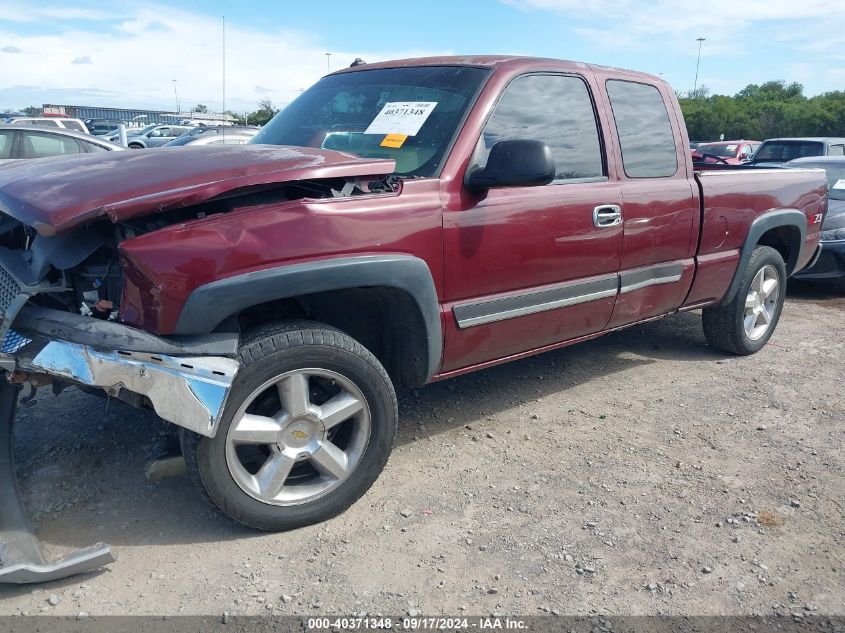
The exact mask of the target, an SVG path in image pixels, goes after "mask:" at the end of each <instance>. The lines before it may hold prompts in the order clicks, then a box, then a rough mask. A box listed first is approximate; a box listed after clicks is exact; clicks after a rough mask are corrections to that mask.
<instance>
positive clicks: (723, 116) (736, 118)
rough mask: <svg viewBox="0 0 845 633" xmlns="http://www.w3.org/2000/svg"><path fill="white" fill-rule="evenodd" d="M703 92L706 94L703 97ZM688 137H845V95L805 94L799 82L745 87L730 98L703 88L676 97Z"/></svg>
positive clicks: (708, 138)
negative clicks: (711, 93)
mask: <svg viewBox="0 0 845 633" xmlns="http://www.w3.org/2000/svg"><path fill="white" fill-rule="evenodd" d="M702 91H704V92H702ZM678 98H679V101H680V104H681V110H682V111H683V113H684V119H685V120H686V123H687V128H688V130H689V135H690V138H691V139H695V140H702V141H703V140H715V139H718V138H719V135H720V134H724V135H725V138H726V139H739V138H750V139H758V140H763V139H766V138H773V137H778V136H845V92H842V91H835V92H828V93H824V94H821V95H816V96H814V97H809V98H808V97H806V96H805V95H804V87H803V86H802V85H801V84H800V83H797V82H793V83H786V82H785V81H767V82H765V83H763V84H759V85H758V84H748V85H747V86H746V87H745V88H743V89H742V90H740V91H739V92H737V93H736V94H735V95H733V96H727V95H710V94H708V93H707V92H706V89H705V88H704V87H702V88H701V89H699V90H698V91H696V93H695V94H692V93H691V92H689V93H686V94H681V95H679V97H678Z"/></svg>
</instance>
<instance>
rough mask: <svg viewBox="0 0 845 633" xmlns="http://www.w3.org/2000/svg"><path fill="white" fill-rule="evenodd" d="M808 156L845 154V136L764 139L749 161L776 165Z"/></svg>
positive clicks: (755, 163)
mask: <svg viewBox="0 0 845 633" xmlns="http://www.w3.org/2000/svg"><path fill="white" fill-rule="evenodd" d="M807 156H845V138H835V137H821V136H818V137H806V138H770V139H766V140H765V141H763V144H762V145H760V147H759V148H758V149H757V151H756V152H754V156H752V157H751V160H750V161H749V162H750V163H751V164H754V165H759V164H762V163H765V164H767V165H768V166H774V165H780V164H783V163H785V162H787V161H790V160H795V159H796V158H804V157H807Z"/></svg>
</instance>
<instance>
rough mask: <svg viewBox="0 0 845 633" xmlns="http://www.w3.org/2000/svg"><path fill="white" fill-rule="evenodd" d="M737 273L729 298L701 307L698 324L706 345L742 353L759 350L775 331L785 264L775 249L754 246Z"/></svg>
mask: <svg viewBox="0 0 845 633" xmlns="http://www.w3.org/2000/svg"><path fill="white" fill-rule="evenodd" d="M738 274H740V273H738ZM741 274H742V283H741V284H740V286H739V289H738V290H737V293H736V296H735V297H734V298H733V300H732V301H731V302H730V303H728V304H727V305H723V306H717V307H714V308H705V309H704V310H703V314H702V325H703V326H704V336H705V338H706V339H707V342H708V343H709V344H710V345H712V346H713V347H717V348H719V349H722V350H725V351H726V352H732V353H734V354H739V355H742V356H746V355H748V354H754V353H755V352H758V351H759V350H761V349H762V348H763V346H764V345H765V344H766V343H767V342H768V341H769V339H770V338H771V336H772V334H773V333H774V331H775V327H776V326H777V323H778V320H779V319H780V313H781V311H782V310H783V301H784V298H785V294H786V293H785V291H786V266H785V265H784V263H783V258H782V257H781V255H780V253H778V252H777V251H776V250H775V249H773V248H771V247H770V246H758V247H756V248H755V249H754V251H753V252H752V253H751V257H750V258H749V260H748V264H747V265H746V268H745V271H744V272H742V273H741Z"/></svg>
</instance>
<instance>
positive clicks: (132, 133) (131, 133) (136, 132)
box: [126, 123, 158, 136]
mask: <svg viewBox="0 0 845 633" xmlns="http://www.w3.org/2000/svg"><path fill="white" fill-rule="evenodd" d="M157 126H158V124H157V123H153V124H151V125H145V126H144V127H142V128H129V129H128V130H126V134H127V135H129V136H138V135H139V134H146V133H147V132H149V131H151V130H154V129H155V128H156V127H157Z"/></svg>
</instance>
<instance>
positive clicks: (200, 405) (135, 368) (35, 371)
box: [0, 311, 239, 437]
mask: <svg viewBox="0 0 845 633" xmlns="http://www.w3.org/2000/svg"><path fill="white" fill-rule="evenodd" d="M22 316H23V315H22ZM27 316H30V317H31V318H30V319H29V320H28V324H29V325H26V324H21V327H20V330H18V324H17V322H16V323H15V326H14V327H15V329H12V330H9V331H8V333H7V334H6V337H5V339H4V341H3V346H2V351H0V368H2V369H5V370H6V371H8V372H9V375H10V376H12V375H15V376H17V379H21V378H22V376H21V374H15V373H14V372H24V373H25V374H29V375H47V376H51V377H53V378H57V379H60V380H64V381H67V382H70V383H73V384H78V385H86V386H89V387H99V388H100V389H103V390H104V391H105V392H106V393H107V394H109V395H110V396H113V397H119V396H120V392H121V391H122V390H127V391H129V392H132V393H134V394H140V395H141V396H145V397H146V398H148V399H149V402H150V404H151V405H152V407H153V409H154V410H155V412H156V413H157V414H158V415H159V416H160V417H162V418H163V419H165V420H167V421H168V422H172V423H173V424H176V425H178V426H181V427H184V428H186V429H188V430H191V431H194V432H195V433H199V434H200V435H205V436H207V437H214V435H215V433H216V432H217V427H218V425H219V422H220V417H221V416H222V414H223V409H224V407H225V406H226V399H227V397H228V395H229V391H230V389H231V387H232V382H233V381H234V379H235V376H236V375H237V373H238V368H239V363H238V361H237V360H235V359H234V358H229V357H226V356H216V355H200V354H190V353H187V354H185V355H182V354H179V355H175V354H166V353H162V351H161V350H162V349H177V350H184V351H185V352H190V351H191V350H194V351H195V350H202V349H226V353H230V352H233V351H234V349H235V348H236V343H232V344H228V343H227V344H226V345H221V344H220V343H219V341H218V340H216V339H214V336H215V335H211V336H209V337H207V341H210V343H209V342H207V341H206V339H202V338H200V339H199V340H192V341H190V342H189V343H186V344H182V343H179V342H175V343H174V342H173V341H170V340H167V339H162V338H158V337H153V336H152V335H149V334H146V333H141V332H139V331H138V330H134V329H133V328H129V327H127V326H123V325H119V324H115V323H109V324H106V326H107V332H105V333H104V336H103V339H104V340H105V339H108V340H109V341H110V342H112V343H114V342H120V339H121V338H125V341H126V342H127V347H129V349H122V348H121V347H117V348H116V349H102V348H100V346H99V345H96V344H92V343H91V342H80V339H81V340H82V341H90V340H91V334H92V330H91V328H92V324H91V323H90V322H86V321H80V317H79V316H77V315H71V321H68V319H67V317H65V316H64V315H63V314H62V313H59V315H58V316H56V313H55V311H41V312H35V311H31V312H30V313H27ZM57 318H60V319H61V321H57V320H56V319H57ZM57 322H58V323H60V325H61V327H59V326H57V325H56V323H57ZM33 323H36V324H38V325H37V326H36V327H35V328H33V327H32V324H33ZM101 323H103V322H99V323H95V324H93V326H96V327H97V328H102V326H101V325H100V324H101ZM48 332H50V333H53V332H55V333H56V334H57V335H61V336H65V337H67V338H76V339H77V341H68V340H63V339H62V338H58V337H53V336H51V335H48ZM97 333H98V334H103V332H101V331H100V330H97ZM138 334H145V335H146V337H148V338H147V339H145V340H144V341H142V343H143V344H144V345H146V346H150V345H152V346H153V347H155V348H157V349H155V351H134V350H133V349H132V345H130V342H134V341H135V340H136V339H137V336H138ZM179 345H181V347H179ZM135 347H137V345H136V346H135Z"/></svg>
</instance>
